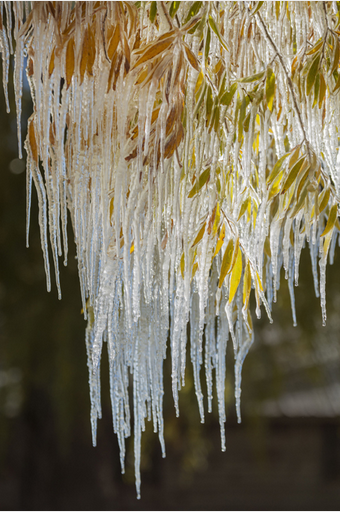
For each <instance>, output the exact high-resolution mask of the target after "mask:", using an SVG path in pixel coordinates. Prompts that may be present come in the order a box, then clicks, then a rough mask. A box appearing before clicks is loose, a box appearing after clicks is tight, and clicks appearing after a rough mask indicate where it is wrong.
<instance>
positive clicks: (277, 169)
mask: <svg viewBox="0 0 340 512" xmlns="http://www.w3.org/2000/svg"><path fill="white" fill-rule="evenodd" d="M289 155H290V152H289V153H286V154H285V155H283V156H281V158H280V159H279V160H278V161H277V162H276V164H275V165H274V168H273V170H272V172H271V173H270V175H269V178H268V179H267V186H269V185H270V184H271V182H272V181H274V180H275V178H276V176H277V175H278V174H279V172H280V170H281V167H282V164H283V162H284V161H285V159H286V158H287V156H289Z"/></svg>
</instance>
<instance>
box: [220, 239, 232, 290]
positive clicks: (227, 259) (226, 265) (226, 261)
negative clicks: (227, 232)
mask: <svg viewBox="0 0 340 512" xmlns="http://www.w3.org/2000/svg"><path fill="white" fill-rule="evenodd" d="M233 252H234V241H233V239H232V238H231V239H230V240H229V242H228V245H227V248H226V250H225V253H224V255H223V260H222V265H221V273H220V278H219V281H218V287H219V288H221V286H222V284H223V281H224V279H225V276H226V275H227V274H228V271H229V269H230V266H231V262H232V258H233Z"/></svg>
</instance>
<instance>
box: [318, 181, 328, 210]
mask: <svg viewBox="0 0 340 512" xmlns="http://www.w3.org/2000/svg"><path fill="white" fill-rule="evenodd" d="M330 194H331V190H330V188H329V187H328V188H325V189H324V190H323V191H322V192H321V194H320V198H319V212H320V213H321V212H322V211H323V210H324V209H325V208H326V206H327V205H328V201H329V196H330Z"/></svg>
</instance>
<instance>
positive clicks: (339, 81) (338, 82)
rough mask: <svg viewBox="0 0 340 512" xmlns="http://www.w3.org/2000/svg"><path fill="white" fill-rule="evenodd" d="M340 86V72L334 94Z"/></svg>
mask: <svg viewBox="0 0 340 512" xmlns="http://www.w3.org/2000/svg"><path fill="white" fill-rule="evenodd" d="M339 87H340V74H339V77H338V80H337V82H336V84H335V87H334V89H333V94H334V93H335V91H337V90H338V89H339Z"/></svg>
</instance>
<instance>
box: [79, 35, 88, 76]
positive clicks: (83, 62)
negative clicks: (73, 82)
mask: <svg viewBox="0 0 340 512" xmlns="http://www.w3.org/2000/svg"><path fill="white" fill-rule="evenodd" d="M88 54H89V33H88V29H87V28H86V29H85V34H84V41H83V49H82V54H81V59H80V84H82V83H83V81H84V75H85V71H86V68H87V59H88Z"/></svg>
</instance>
